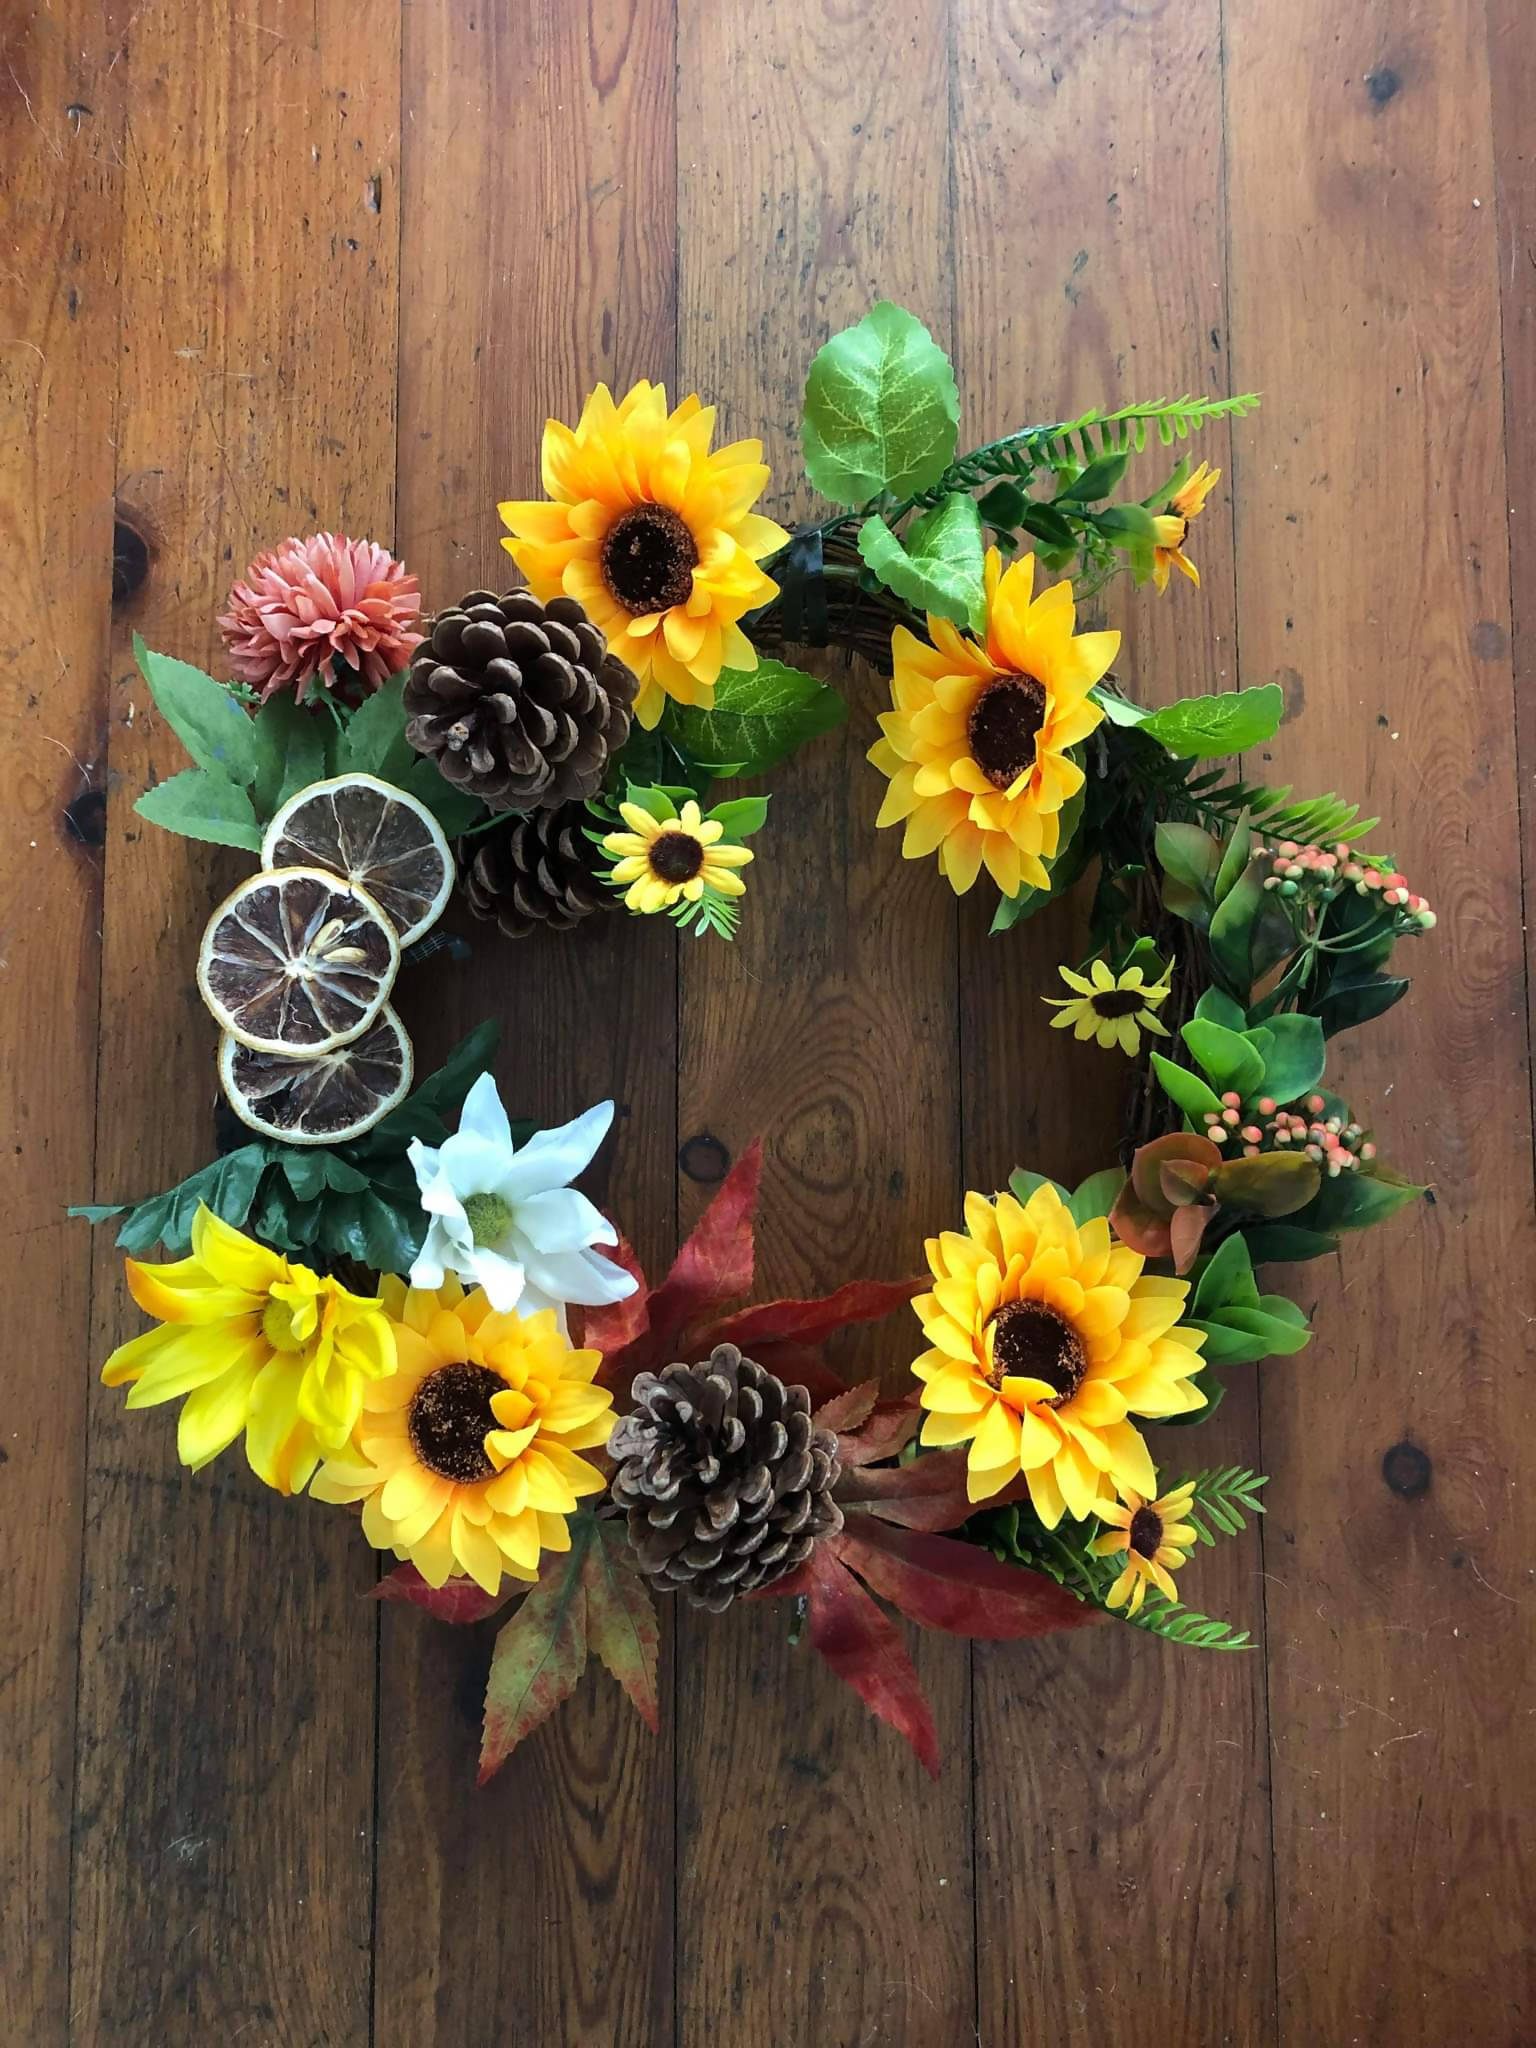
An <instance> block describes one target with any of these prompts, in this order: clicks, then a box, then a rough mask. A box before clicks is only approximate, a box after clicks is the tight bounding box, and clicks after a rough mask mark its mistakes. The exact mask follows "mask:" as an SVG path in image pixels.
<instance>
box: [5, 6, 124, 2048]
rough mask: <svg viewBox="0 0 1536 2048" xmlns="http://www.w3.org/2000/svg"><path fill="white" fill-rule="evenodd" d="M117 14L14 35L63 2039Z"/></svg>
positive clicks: (26, 1506)
mask: <svg viewBox="0 0 1536 2048" xmlns="http://www.w3.org/2000/svg"><path fill="white" fill-rule="evenodd" d="M105 29H106V24H105V23H104V21H103V20H102V17H101V12H100V10H99V9H98V8H97V7H95V6H93V5H88V4H84V0H82V4H79V5H71V6H67V7H63V8H60V9H58V10H56V11H52V10H51V11H50V12H48V13H46V14H45V13H44V12H43V11H42V10H41V9H32V10H28V11H27V13H26V15H25V18H22V17H20V16H18V17H15V18H14V19H13V21H12V23H11V24H10V25H9V26H8V28H7V30H6V31H5V32H4V33H3V34H0V61H3V65H4V70H5V74H6V75H5V77H4V78H3V80H0V165H3V167H4V168H3V170H0V183H3V185H4V187H5V191H6V216H7V227H8V233H7V238H6V255H5V261H4V263H3V265H0V552H3V555H4V559H5V562H6V565H7V570H6V575H5V579H4V583H3V586H0V764H3V765H0V875H3V876H4V877H5V882H4V890H3V896H4V907H3V909H0V931H3V933H4V938H3V940H0V956H3V962H4V971H3V972H0V1043H3V1044H4V1046H5V1056H6V1068H7V1075H8V1079H9V1083H10V1086H9V1088H8V1090H7V1100H8V1103H9V1118H8V1120H9V1123H10V1126H11V1128H10V1130H9V1132H8V1136H9V1140H10V1142H9V1143H8V1144H7V1145H6V1147H5V1151H4V1165H3V1167H0V1231H3V1234H4V1238H5V1242H6V1244H7V1245H8V1247H10V1249H11V1252H12V1254H13V1256H14V1259H15V1262H16V1263H15V1271H16V1275H17V1281H18V1284H15V1285H13V1286H12V1288H11V1290H10V1299H11V1312H12V1318H13V1320H12V1323H11V1327H10V1330H9V1333H8V1339H7V1358H8V1366H7V1372H6V1387H7V1395H8V1400H7V1409H8V1421H7V1426H6V1429H5V1433H4V1438H3V1441H0V1451H3V1454H4V1464H5V1500H6V1512H7V1516H8V1519H9V1523H10V1547H9V1556H8V1560H7V1569H6V1571H5V1573H4V1574H3V1575H0V1640H3V1641H4V1643H5V1646H6V1649H5V1657H4V1667H3V1670H4V1676H3V1679H0V1701H3V1706H0V1728H3V1730H4V1734H3V1739H0V1770H3V1773H4V1776H5V1781H6V1784H7V1786H8V1787H9V1793H8V1796H7V1798H6V1799H5V1801H4V1806H3V1812H0V1891H3V1893H4V1896H5V1898H6V1900H7V1902H8V1903H7V1908H6V1911H5V1913H4V1914H3V1915H0V2033H3V2035H4V2038H5V2039H6V2040H8V2041H26V2042H29V2043H35V2044H36V2048H53V2044H56V2043H57V2044H62V2043H63V2041H64V2040H65V2036H66V2026H67V2021H66V2014H67V2010H68V1994H69V1807H70V1793H71V1786H72V1783H73V1779H74V1760H75V1759H74V1751H75V1712H74V1710H75V1675H76V1643H77V1638H78V1631H79V1621H80V1524H81V1516H82V1508H81V1496H80V1475H81V1471H82V1468H83V1464H84V1448H85V1382H84V1379H83V1376H82V1374H81V1372H80V1359H81V1357H82V1356H83V1354H84V1352H85V1350H86V1347H87V1344H88V1342H89V1334H88V1331H89V1313H90V1243H89V1239H88V1237H87V1235H86V1232H85V1230H84V1227H83V1226H82V1225H81V1224H78V1223H70V1222H68V1221H67V1220H66V1219H65V1217H64V1214H63V1211H64V1207H65V1205H66V1204H67V1203H70V1202H75V1201H80V1200H83V1199H85V1198H86V1197H87V1195H88V1191H89V1188H90V1181H91V1155H92V1146H93V1136H94V1132H93V1118H92V1098H93V1093H94V1086H95V1071H96V1025H97V1007H96V1001H97V985H98V980H99V976H100V970H101V941H100V932H101V857H100V853H99V851H98V849H99V847H100V845H101V836H102V821H103V812H104V800H103V797H102V794H101V792H102V790H103V787H104V785H105V780H106V773H105V760H104V756H105V752H106V720H107V691H106V677H107V635H108V628H109V617H110V612H109V607H110V581H109V579H110V563H111V555H112V480H113V461H114V458H113V451H112V409H113V402H114V398H115V395H116V387H117V313H118V300H117V236H118V225H119V221H120V218H121V191H120V179H119V175H118V170H119V156H118V137H119V135H120V132H121V118H122V108H121V96H120V93H119V91H118V90H117V88H116V87H115V85H114V82H113V81H112V79H111V78H110V76H109V75H108V60H109V58H110V56H111V48H110V44H109V40H108V37H107V35H106V33H105Z"/></svg>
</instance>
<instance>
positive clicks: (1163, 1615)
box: [1124, 1593, 1258, 1650]
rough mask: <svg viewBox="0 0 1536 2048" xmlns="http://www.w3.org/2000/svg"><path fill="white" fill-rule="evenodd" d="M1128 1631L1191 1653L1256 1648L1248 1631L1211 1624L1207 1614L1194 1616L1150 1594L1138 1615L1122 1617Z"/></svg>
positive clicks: (1226, 1624)
mask: <svg viewBox="0 0 1536 2048" xmlns="http://www.w3.org/2000/svg"><path fill="white" fill-rule="evenodd" d="M1124 1619H1125V1620H1127V1621H1128V1622H1129V1623H1130V1625H1131V1627H1132V1628H1144V1629H1146V1630H1148V1631H1149V1633H1150V1634H1152V1635H1155V1636H1161V1637H1162V1639H1163V1641H1164V1642H1165V1643H1182V1644H1183V1645H1184V1646H1185V1648H1187V1649H1192V1650H1252V1649H1256V1648H1257V1647H1258V1646H1257V1644H1256V1643H1255V1642H1254V1640H1253V1636H1252V1634H1251V1632H1250V1631H1249V1630H1248V1629H1245V1628H1234V1627H1233V1626H1232V1624H1231V1622H1230V1621H1215V1620H1213V1619H1212V1617H1211V1616H1210V1615H1209V1614H1197V1613H1196V1612H1195V1610H1194V1609H1193V1608H1192V1607H1183V1606H1180V1605H1179V1603H1178V1602H1177V1601H1175V1600H1165V1599H1164V1598H1163V1596H1162V1594H1161V1593H1154V1594H1153V1596H1152V1598H1151V1599H1150V1600H1148V1601H1147V1602H1146V1604H1145V1605H1144V1606H1143V1608H1142V1610H1141V1612H1140V1613H1139V1614H1129V1615H1126V1616H1125V1617H1124Z"/></svg>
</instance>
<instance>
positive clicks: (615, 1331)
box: [581, 1237, 650, 1359]
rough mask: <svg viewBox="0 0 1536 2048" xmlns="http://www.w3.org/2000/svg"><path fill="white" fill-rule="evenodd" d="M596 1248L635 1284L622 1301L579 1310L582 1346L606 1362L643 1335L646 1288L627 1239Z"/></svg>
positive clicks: (645, 1318)
mask: <svg viewBox="0 0 1536 2048" xmlns="http://www.w3.org/2000/svg"><path fill="white" fill-rule="evenodd" d="M598 1249H599V1254H600V1256H602V1257H603V1258H607V1259H611V1260H612V1261H613V1263H614V1265H616V1266H622V1267H623V1268H624V1270H625V1272H626V1273H632V1274H633V1275H634V1277H635V1279H636V1281H637V1282H638V1283H639V1284H638V1285H637V1286H636V1288H635V1291H634V1293H633V1294H631V1295H627V1296H626V1297H625V1299H624V1300H623V1301H611V1302H604V1303H601V1304H599V1305H598V1306H597V1307H595V1308H588V1309H583V1310H582V1324H581V1341H582V1344H583V1346H584V1347H585V1348H586V1349H587V1350H589V1351H601V1352H602V1354H603V1357H604V1358H605V1359H607V1358H611V1357H612V1356H613V1354H614V1353H615V1352H616V1351H622V1350H623V1349H624V1347H625V1345H626V1344H633V1343H634V1341H635V1339H636V1338H637V1337H638V1336H640V1335H641V1334H642V1333H643V1331H644V1329H645V1327H646V1324H647V1323H648V1322H649V1320H650V1311H649V1302H650V1289H649V1288H648V1287H647V1286H646V1284H645V1274H644V1273H643V1272H642V1271H641V1268H640V1261H639V1260H638V1259H637V1258H636V1257H635V1252H634V1247H633V1245H631V1244H630V1242H629V1240H628V1238H625V1237H621V1238H620V1239H619V1241H618V1243H617V1244H616V1245H613V1246H611V1247H609V1248H607V1249H604V1248H603V1247H601V1246H599V1248H598Z"/></svg>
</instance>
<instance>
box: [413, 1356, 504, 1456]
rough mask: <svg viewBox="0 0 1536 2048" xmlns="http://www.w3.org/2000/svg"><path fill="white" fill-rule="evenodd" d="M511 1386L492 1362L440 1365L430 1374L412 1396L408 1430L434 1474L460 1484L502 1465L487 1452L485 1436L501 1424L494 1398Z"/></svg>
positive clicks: (417, 1449)
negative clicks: (493, 1462)
mask: <svg viewBox="0 0 1536 2048" xmlns="http://www.w3.org/2000/svg"><path fill="white" fill-rule="evenodd" d="M506 1385H507V1383H506V1381H505V1380H504V1379H503V1378H502V1376H501V1374H500V1373H499V1372H492V1371H491V1369H490V1367H489V1366H486V1365H440V1366H438V1368H437V1370H436V1371H435V1372H429V1373H428V1374H427V1376H426V1378H425V1379H424V1380H423V1381H422V1383H421V1385H420V1386H419V1387H418V1388H417V1389H416V1391H415V1393H414V1394H413V1395H412V1396H411V1406H410V1410H409V1413H408V1414H407V1417H406V1428H407V1429H408V1430H409V1432H410V1438H411V1448H412V1450H414V1451H415V1453H416V1455H417V1457H418V1458H419V1459H420V1460H421V1462H422V1464H423V1465H425V1466H426V1468H427V1470H428V1471H429V1472H435V1473H436V1474H437V1475H438V1477H439V1478H440V1479H451V1480H453V1481H454V1482H455V1483H456V1484H457V1485H459V1486H473V1485H474V1484H475V1483H476V1481H477V1480H481V1479H489V1478H490V1476H491V1474H492V1473H493V1472H494V1471H495V1470H496V1467H495V1466H494V1465H493V1464H492V1463H491V1461H490V1459H489V1458H488V1457H487V1456H486V1455H485V1437H486V1431H487V1430H491V1429H495V1428H497V1427H498V1424H497V1421H496V1417H495V1416H494V1415H493V1414H492V1412H491V1399H492V1397H493V1395H496V1394H500V1393H504V1392H505V1391H506Z"/></svg>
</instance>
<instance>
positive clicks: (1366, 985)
mask: <svg viewBox="0 0 1536 2048" xmlns="http://www.w3.org/2000/svg"><path fill="white" fill-rule="evenodd" d="M1407 993H1408V983H1407V982H1406V981H1404V980H1403V979H1402V978H1401V977H1400V976H1397V975H1391V974H1352V975H1347V976H1343V975H1337V974H1336V975H1334V977H1333V979H1332V980H1331V981H1330V982H1329V984H1328V987H1327V990H1326V992H1325V994H1324V996H1323V998H1322V1001H1321V1002H1320V1003H1319V1004H1318V1006H1317V1007H1318V1016H1319V1020H1320V1021H1321V1023H1322V1027H1323V1033H1324V1036H1325V1037H1328V1038H1336V1037H1337V1036H1338V1034H1339V1033H1340V1032H1341V1031H1350V1030H1352V1029H1353V1028H1354V1026H1355V1025H1357V1024H1369V1023H1370V1022H1371V1020H1372V1019H1373V1018H1375V1017H1380V1016H1382V1015H1384V1014H1385V1013H1386V1011H1388V1010H1390V1009H1391V1008H1392V1005H1393V1004H1394V1003H1400V1002H1401V1001H1402V999H1403V997H1404V996H1405V995H1407Z"/></svg>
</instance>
